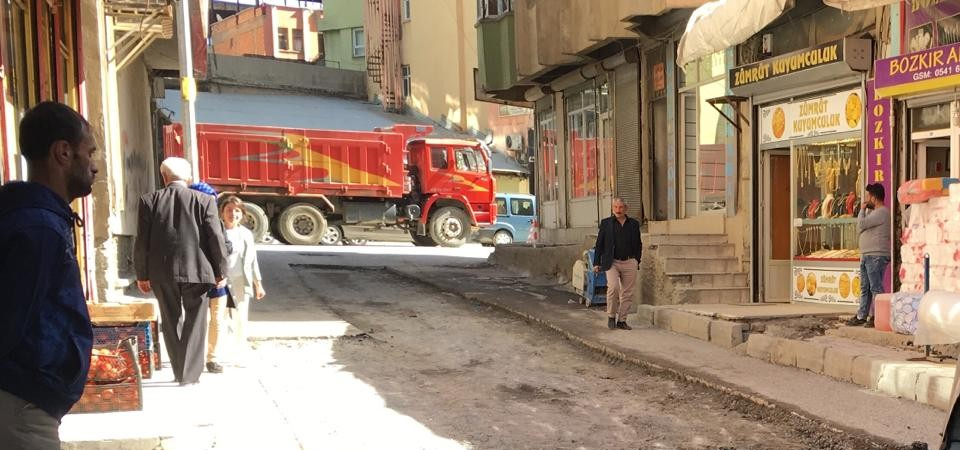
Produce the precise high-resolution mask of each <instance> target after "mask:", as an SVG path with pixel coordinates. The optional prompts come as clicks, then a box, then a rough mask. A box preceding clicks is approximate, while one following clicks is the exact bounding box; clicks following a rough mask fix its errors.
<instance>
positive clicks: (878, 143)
mask: <svg viewBox="0 0 960 450" xmlns="http://www.w3.org/2000/svg"><path fill="white" fill-rule="evenodd" d="M866 95H867V146H866V152H867V166H866V171H867V183H870V184H872V183H880V184H881V185H883V188H884V192H890V189H891V188H892V184H891V183H890V180H891V179H892V178H891V173H890V172H891V170H892V166H891V164H890V159H891V158H892V155H893V153H892V152H891V150H892V148H893V130H892V128H893V121H892V120H891V117H892V115H891V114H892V109H893V101H891V100H890V99H889V98H877V97H876V95H875V92H874V89H873V80H870V81H867V92H866ZM891 197H892V196H890V195H887V197H886V201H885V203H886V206H887V207H888V208H889V207H890V198H891Z"/></svg>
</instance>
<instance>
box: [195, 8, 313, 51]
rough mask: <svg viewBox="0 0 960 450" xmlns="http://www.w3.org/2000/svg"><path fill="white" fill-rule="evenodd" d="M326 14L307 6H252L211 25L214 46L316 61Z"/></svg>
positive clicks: (213, 49)
mask: <svg viewBox="0 0 960 450" xmlns="http://www.w3.org/2000/svg"><path fill="white" fill-rule="evenodd" d="M323 15H324V12H323V11H322V10H313V9H306V8H293V7H287V6H272V5H260V6H254V7H250V8H247V9H244V10H242V11H240V12H238V13H236V14H234V15H232V16H229V17H226V18H224V19H223V20H220V21H218V22H216V23H214V24H213V25H211V27H210V36H211V50H212V51H213V53H214V54H217V55H230V56H263V57H268V58H276V59H289V60H297V61H306V62H310V63H314V62H317V61H318V60H320V55H321V51H320V47H321V42H322V34H320V33H319V31H318V29H317V26H318V23H319V22H320V21H321V20H322V17H323Z"/></svg>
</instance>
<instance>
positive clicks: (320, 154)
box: [164, 124, 497, 247]
mask: <svg viewBox="0 0 960 450" xmlns="http://www.w3.org/2000/svg"><path fill="white" fill-rule="evenodd" d="M432 132H433V129H432V128H431V127H429V126H420V125H395V126H393V127H390V128H377V129H374V130H373V131H340V130H304V129H293V128H275V127H257V126H243V125H222V124H199V125H197V150H198V153H199V159H200V163H199V164H200V167H199V169H200V179H202V180H203V181H206V182H207V183H209V184H210V185H212V186H213V187H214V188H216V189H217V191H218V192H221V193H232V194H236V195H237V196H239V197H240V198H242V199H243V201H244V203H245V204H246V217H245V220H244V224H245V225H247V226H248V227H249V228H250V229H251V230H253V232H254V236H255V237H256V238H257V239H258V241H259V240H262V239H263V238H264V237H265V236H266V234H267V232H268V231H271V232H272V234H273V236H274V237H276V238H277V239H280V240H281V241H283V242H286V243H289V244H299V245H313V244H333V243H336V242H335V241H329V240H325V239H323V238H324V236H325V235H326V236H329V235H330V233H331V232H336V231H339V234H337V235H338V236H342V235H343V232H342V226H345V225H360V226H369V227H397V228H401V229H404V230H407V231H408V232H409V233H410V236H411V237H412V239H413V242H414V244H416V245H418V246H434V245H441V246H445V247H458V246H460V245H463V244H464V243H465V242H466V241H467V239H468V238H469V237H470V235H471V233H472V230H473V229H474V228H475V227H483V226H486V225H489V224H490V223H492V222H494V221H495V220H496V217H497V216H496V210H497V208H496V204H495V202H494V192H496V189H495V188H494V179H493V175H492V173H491V171H490V158H489V155H488V154H487V152H486V151H485V150H484V149H483V148H482V147H481V146H480V144H479V142H477V141H470V140H461V139H434V138H428V137H427V136H428V135H429V134H430V133H432ZM181 136H182V127H181V125H180V124H173V125H168V126H166V127H165V129H164V153H165V154H166V155H167V156H182V155H183V145H182V142H181Z"/></svg>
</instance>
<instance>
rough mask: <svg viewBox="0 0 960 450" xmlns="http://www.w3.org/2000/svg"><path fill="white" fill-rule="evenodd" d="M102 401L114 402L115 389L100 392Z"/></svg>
mask: <svg viewBox="0 0 960 450" xmlns="http://www.w3.org/2000/svg"><path fill="white" fill-rule="evenodd" d="M100 399H101V400H103V401H105V402H109V401H112V400H113V389H104V390H103V391H102V392H100Z"/></svg>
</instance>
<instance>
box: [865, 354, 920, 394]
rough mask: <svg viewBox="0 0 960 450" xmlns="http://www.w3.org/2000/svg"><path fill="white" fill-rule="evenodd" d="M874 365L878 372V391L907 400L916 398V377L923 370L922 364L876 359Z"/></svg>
mask: <svg viewBox="0 0 960 450" xmlns="http://www.w3.org/2000/svg"><path fill="white" fill-rule="evenodd" d="M874 367H875V369H876V370H877V372H878V374H879V378H878V379H877V390H878V391H880V392H883V393H884V394H888V395H892V396H894V397H901V398H905V399H907V400H916V399H917V379H918V378H919V377H920V372H922V371H923V369H922V366H919V365H917V364H909V363H903V362H901V361H882V360H878V361H876V362H875V363H874Z"/></svg>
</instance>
